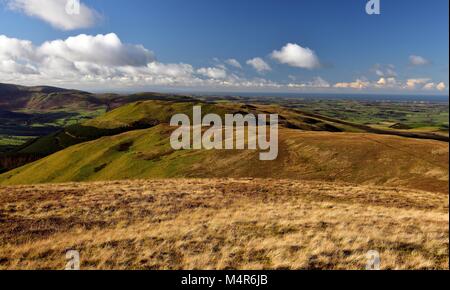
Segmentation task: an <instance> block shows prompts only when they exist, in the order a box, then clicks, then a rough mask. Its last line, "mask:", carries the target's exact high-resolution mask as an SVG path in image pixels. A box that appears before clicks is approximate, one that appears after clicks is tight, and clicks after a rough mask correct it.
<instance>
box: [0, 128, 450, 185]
mask: <svg viewBox="0 0 450 290" xmlns="http://www.w3.org/2000/svg"><path fill="white" fill-rule="evenodd" d="M172 130H173V128H170V127H168V126H167V125H164V124H161V125H158V126H156V127H153V128H150V129H144V130H134V131H130V132H126V133H123V134H119V135H115V136H110V137H103V138H100V139H98V140H95V141H91V142H86V143H82V144H78V145H75V146H72V147H69V148H67V149H65V150H62V151H60V152H57V153H55V154H53V155H51V156H48V157H46V158H44V159H42V160H39V161H37V162H34V163H32V164H28V165H26V166H24V167H21V168H18V169H15V170H12V171H10V172H7V173H4V174H2V175H0V184H2V185H10V184H31V183H45V182H67V181H99V180H116V179H136V178H166V177H205V178H211V177H261V178H289V179H297V180H322V181H344V182H353V183H358V184H373V185H389V186H401V187H408V188H415V189H422V190H427V191H439V192H448V157H449V148H448V144H447V143H444V142H439V141H432V140H417V139H408V138H401V137H396V136H385V135H375V134H365V133H330V132H305V131H299V130H294V129H281V130H280V153H279V157H278V159H277V160H276V161H273V162H261V161H259V155H258V154H259V153H258V152H257V151H248V150H245V151H234V150H232V151H223V150H211V151H207V150H199V151H190V150H182V151H174V150H172V149H171V147H170V144H169V142H170V141H169V137H170V134H171V132H172Z"/></svg>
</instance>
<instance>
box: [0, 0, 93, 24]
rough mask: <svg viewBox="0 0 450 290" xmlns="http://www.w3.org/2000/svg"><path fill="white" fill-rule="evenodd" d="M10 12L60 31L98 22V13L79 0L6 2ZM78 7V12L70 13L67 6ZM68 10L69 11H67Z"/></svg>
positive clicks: (7, 0) (21, 0)
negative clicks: (16, 12) (47, 24)
mask: <svg viewBox="0 0 450 290" xmlns="http://www.w3.org/2000/svg"><path fill="white" fill-rule="evenodd" d="M6 3H7V5H8V7H9V8H10V9H12V10H15V11H19V12H22V13H24V14H26V15H28V16H31V17H34V18H38V19H41V20H43V21H45V22H47V23H49V24H50V25H52V26H53V27H55V28H57V29H61V30H74V29H81V28H89V27H92V26H93V25H95V23H96V22H97V21H98V19H99V18H100V17H99V13H98V12H96V11H95V10H94V9H92V8H90V7H88V6H86V5H85V4H83V3H82V1H81V2H80V1H79V0H6ZM78 3H80V5H79V11H76V12H75V13H73V12H71V13H68V12H67V11H71V10H70V7H68V5H71V4H75V5H77V4H78ZM67 9H69V10H67Z"/></svg>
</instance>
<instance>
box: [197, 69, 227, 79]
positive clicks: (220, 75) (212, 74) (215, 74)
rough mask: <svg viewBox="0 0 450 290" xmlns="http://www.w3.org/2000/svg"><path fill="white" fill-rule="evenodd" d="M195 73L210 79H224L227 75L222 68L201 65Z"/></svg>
mask: <svg viewBox="0 0 450 290" xmlns="http://www.w3.org/2000/svg"><path fill="white" fill-rule="evenodd" d="M197 73H199V74H201V75H203V76H206V77H209V78H212V79H224V78H226V77H227V72H226V71H225V70H224V69H222V68H216V67H202V68H200V69H198V70H197Z"/></svg>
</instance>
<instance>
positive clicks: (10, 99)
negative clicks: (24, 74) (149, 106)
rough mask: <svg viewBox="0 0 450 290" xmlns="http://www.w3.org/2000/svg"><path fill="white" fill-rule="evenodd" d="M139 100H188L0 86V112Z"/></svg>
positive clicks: (114, 105) (79, 107)
mask: <svg viewBox="0 0 450 290" xmlns="http://www.w3.org/2000/svg"><path fill="white" fill-rule="evenodd" d="M140 100H177V101H183V100H192V98H190V97H187V96H174V95H171V94H163V93H152V92H149V93H139V94H131V95H120V94H93V93H89V92H85V91H79V90H72V89H63V88H57V87H50V86H34V87H27V86H20V85H13V84H3V83H0V110H7V111H15V110H33V111H50V110H61V109H64V110H95V109H100V108H106V109H107V110H111V109H114V108H117V107H120V106H122V105H124V104H127V103H131V102H136V101H140Z"/></svg>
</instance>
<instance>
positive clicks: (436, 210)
mask: <svg viewBox="0 0 450 290" xmlns="http://www.w3.org/2000/svg"><path fill="white" fill-rule="evenodd" d="M448 223H449V218H448V195H446V194H443V193H433V192H425V191H419V190H411V189H399V188H390V187H372V186H363V185H352V184H346V183H327V182H314V181H291V180H271V179H268V180H263V179H213V180H206V179H170V180H135V181H112V182H96V183H67V184H53V185H52V184H48V185H30V186H12V187H1V188H0V269H63V268H64V266H65V263H66V261H65V253H66V251H68V250H73V249H74V250H79V251H80V253H81V267H82V268H84V269H364V268H365V264H366V253H367V252H368V251H369V250H377V251H379V252H380V254H381V268H382V269H448V262H449V252H448V240H449V233H448V231H449V227H448Z"/></svg>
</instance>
